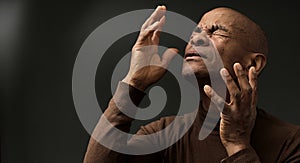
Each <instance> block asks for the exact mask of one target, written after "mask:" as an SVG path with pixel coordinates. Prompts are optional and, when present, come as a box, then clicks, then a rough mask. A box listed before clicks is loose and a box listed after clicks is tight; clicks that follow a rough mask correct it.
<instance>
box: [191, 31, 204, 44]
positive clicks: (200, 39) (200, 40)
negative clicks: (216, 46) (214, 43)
mask: <svg viewBox="0 0 300 163" xmlns="http://www.w3.org/2000/svg"><path fill="white" fill-rule="evenodd" d="M190 43H191V44H192V45H193V46H208V45H209V40H208V38H207V35H206V33H205V32H201V33H193V34H192V36H191V39H190Z"/></svg>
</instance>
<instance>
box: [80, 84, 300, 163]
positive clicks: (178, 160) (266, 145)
mask: <svg viewBox="0 0 300 163" xmlns="http://www.w3.org/2000/svg"><path fill="white" fill-rule="evenodd" d="M127 87H128V85H126V84H125V83H122V82H120V83H119V85H118V88H117V91H116V93H115V95H114V97H116V96H118V99H120V100H121V102H120V103H121V106H120V104H119V103H118V104H119V105H118V106H120V107H122V109H128V106H129V105H128V103H127V102H126V101H128V100H129V99H127V98H126V95H125V92H126V91H125V90H126V88H127ZM129 91H130V95H131V98H132V100H133V102H134V103H135V104H138V103H139V102H140V101H141V99H142V97H143V96H144V93H143V92H140V91H138V90H137V89H135V88H133V87H130V89H129ZM129 109H130V108H129ZM104 115H105V116H106V118H107V119H108V121H109V122H110V123H111V124H113V126H114V127H116V128H118V129H120V130H122V131H126V132H128V131H129V129H130V127H131V122H132V121H133V119H131V118H129V117H127V116H126V115H124V114H123V113H122V112H120V110H119V109H118V108H117V106H116V104H115V102H114V98H112V99H111V101H110V103H109V106H108V108H107V109H106V111H105V112H104ZM205 116H206V112H204V111H203V109H201V108H200V109H199V111H198V114H197V117H196V119H195V121H194V122H193V125H192V126H191V128H190V129H189V130H188V132H187V133H186V134H184V136H183V137H182V138H180V139H179V140H178V141H177V142H176V143H175V144H173V145H171V146H170V147H168V148H166V149H164V150H162V151H160V152H157V153H152V154H148V155H125V154H120V153H118V152H115V151H113V150H110V149H108V148H106V147H104V146H102V145H101V144H99V143H98V142H97V141H96V140H95V139H94V138H93V137H91V139H90V142H89V145H88V148H87V152H86V154H85V158H84V162H91V163H92V162H99V163H113V162H116V163H125V162H128V163H131V162H132V163H137V162H138V163H140V162H141V163H160V162H161V163H162V162H164V163H201V162H204V163H206V162H209V163H210V162H211V163H214V162H270V163H273V162H300V126H295V125H293V124H289V123H286V122H283V121H281V120H279V119H277V118H275V117H273V116H272V115H270V114H268V113H267V112H266V111H264V110H262V109H258V110H257V118H256V122H255V126H254V129H253V131H252V139H251V145H252V147H253V149H254V150H255V151H253V150H250V149H244V150H242V151H239V152H237V153H235V154H234V155H232V156H230V157H228V156H227V153H226V150H225V148H224V147H223V145H222V143H221V140H220V136H219V128H218V125H217V127H215V129H214V130H213V131H212V133H211V134H210V135H209V136H208V137H207V138H206V139H204V140H199V139H198V136H199V131H200V128H201V126H202V122H203V121H204V118H205ZM187 117H188V116H185V115H184V116H181V117H179V118H181V119H182V123H185V121H187ZM174 118H175V117H174V116H169V117H163V118H161V119H160V120H158V121H155V122H152V123H150V124H148V125H146V126H142V127H141V128H140V130H139V131H138V132H137V134H138V135H147V134H151V133H155V132H157V131H160V130H162V129H164V128H165V127H166V126H168V125H169V124H170V123H171V122H172V121H173V119H174ZM104 125H105V124H104V123H103V124H101V122H100V121H99V123H98V125H97V126H96V128H95V130H94V134H95V135H97V133H99V132H102V131H103V128H105V127H106V126H104ZM104 135H105V134H104ZM169 137H170V135H165V137H164V138H161V139H169ZM171 137H172V135H171ZM159 141H162V140H159Z"/></svg>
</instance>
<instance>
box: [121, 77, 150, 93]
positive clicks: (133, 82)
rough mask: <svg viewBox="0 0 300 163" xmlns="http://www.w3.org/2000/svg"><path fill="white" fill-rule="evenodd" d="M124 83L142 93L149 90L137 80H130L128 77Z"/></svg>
mask: <svg viewBox="0 0 300 163" xmlns="http://www.w3.org/2000/svg"><path fill="white" fill-rule="evenodd" d="M122 82H124V83H126V84H128V85H130V86H132V87H134V88H136V89H138V90H140V91H144V90H145V89H146V88H147V86H146V85H145V84H144V83H142V82H140V81H137V80H132V79H128V78H127V77H125V78H124V79H123V80H122Z"/></svg>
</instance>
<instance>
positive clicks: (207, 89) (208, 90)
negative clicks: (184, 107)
mask: <svg viewBox="0 0 300 163" xmlns="http://www.w3.org/2000/svg"><path fill="white" fill-rule="evenodd" d="M210 90H211V89H210V87H209V86H208V85H205V86H204V91H205V92H207V93H210Z"/></svg>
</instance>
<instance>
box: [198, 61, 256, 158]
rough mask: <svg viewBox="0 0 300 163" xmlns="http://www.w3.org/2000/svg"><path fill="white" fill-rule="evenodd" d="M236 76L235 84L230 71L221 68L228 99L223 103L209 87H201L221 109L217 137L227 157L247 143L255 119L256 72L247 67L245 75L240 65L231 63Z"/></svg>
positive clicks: (247, 145) (248, 144)
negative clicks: (221, 106) (218, 134)
mask: <svg viewBox="0 0 300 163" xmlns="http://www.w3.org/2000/svg"><path fill="white" fill-rule="evenodd" d="M233 68H234V72H235V74H236V76H237V79H238V84H239V87H238V86H237V85H236V83H235V82H234V80H233V79H232V77H231V76H230V74H229V72H228V71H227V70H226V69H225V68H223V69H222V70H221V75H222V78H223V80H224V81H225V83H226V85H227V88H228V91H229V94H230V102H229V103H227V102H225V104H224V99H223V98H221V97H220V96H219V95H218V94H217V93H216V92H215V91H214V90H213V89H212V88H211V87H210V86H208V85H206V86H205V87H204V91H205V93H206V94H207V95H208V97H210V98H211V101H212V102H213V103H214V104H216V105H217V106H220V104H224V108H223V110H222V108H220V107H219V110H220V111H221V121H220V138H221V141H222V143H223V145H224V147H225V148H226V150H227V153H228V155H229V156H231V155H232V154H234V153H236V152H238V151H240V150H242V149H244V148H252V147H251V146H250V137H251V132H252V129H253V126H254V123H255V119H256V105H257V74H256V72H255V68H254V67H251V68H250V69H249V72H248V75H247V73H246V72H245V70H244V69H243V67H242V66H241V64H239V63H236V64H234V66H233Z"/></svg>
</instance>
